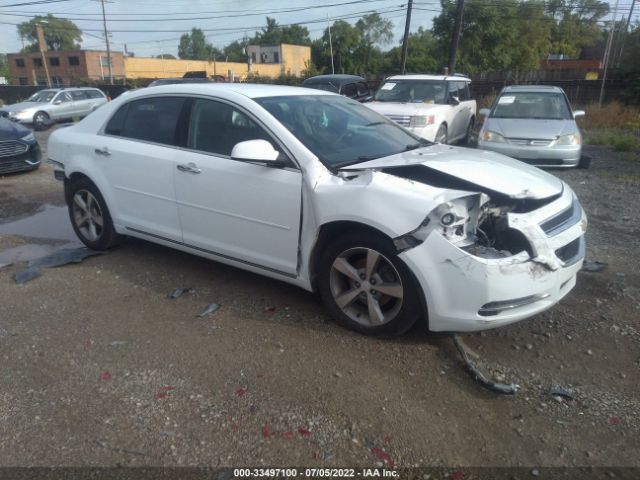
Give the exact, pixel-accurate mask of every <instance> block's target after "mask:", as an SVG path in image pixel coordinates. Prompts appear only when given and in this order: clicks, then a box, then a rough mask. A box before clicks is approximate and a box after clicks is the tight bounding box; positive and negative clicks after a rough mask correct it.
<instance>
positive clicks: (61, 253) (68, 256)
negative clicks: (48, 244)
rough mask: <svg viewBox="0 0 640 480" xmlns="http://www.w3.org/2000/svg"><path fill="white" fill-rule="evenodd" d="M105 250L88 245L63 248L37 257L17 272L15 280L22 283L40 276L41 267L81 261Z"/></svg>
mask: <svg viewBox="0 0 640 480" xmlns="http://www.w3.org/2000/svg"><path fill="white" fill-rule="evenodd" d="M102 253H103V252H98V251H96V250H91V249H89V248H87V247H79V248H63V249H61V250H57V251H55V252H53V253H51V254H49V255H46V256H44V257H40V258H36V259H35V260H31V261H30V262H29V263H28V266H27V268H25V269H24V270H21V271H19V272H18V273H16V274H15V277H14V279H15V281H16V283H17V284H19V285H21V284H23V283H27V282H28V281H30V280H33V279H34V278H36V277H39V276H40V269H41V268H54V267H62V266H64V265H68V264H70V263H80V262H82V261H83V260H84V259H85V258H87V257H92V256H94V255H102Z"/></svg>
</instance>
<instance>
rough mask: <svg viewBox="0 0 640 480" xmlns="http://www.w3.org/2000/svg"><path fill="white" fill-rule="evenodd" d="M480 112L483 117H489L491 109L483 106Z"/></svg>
mask: <svg viewBox="0 0 640 480" xmlns="http://www.w3.org/2000/svg"><path fill="white" fill-rule="evenodd" d="M479 113H480V115H482V116H483V117H488V116H489V114H490V113H491V109H490V108H481V109H480V112H479Z"/></svg>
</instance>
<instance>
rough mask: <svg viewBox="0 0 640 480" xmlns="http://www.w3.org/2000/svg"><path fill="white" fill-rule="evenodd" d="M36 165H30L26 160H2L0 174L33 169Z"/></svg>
mask: <svg viewBox="0 0 640 480" xmlns="http://www.w3.org/2000/svg"><path fill="white" fill-rule="evenodd" d="M32 168H34V165H29V164H28V163H27V162H26V161H25V160H11V161H9V162H0V175H4V174H5V173H15V172H24V171H26V170H31V169H32Z"/></svg>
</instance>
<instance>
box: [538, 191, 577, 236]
mask: <svg viewBox="0 0 640 480" xmlns="http://www.w3.org/2000/svg"><path fill="white" fill-rule="evenodd" d="M581 218H582V207H581V206H580V203H578V200H577V199H576V198H575V197H574V198H573V201H572V202H571V206H569V207H568V208H566V209H565V210H563V211H561V212H560V213H558V214H557V215H554V216H553V217H551V218H549V219H547V220H545V221H544V222H542V223H541V224H540V228H542V230H544V233H546V234H547V236H549V237H552V236H554V235H557V234H559V233H561V232H564V231H565V230H566V229H568V228H570V227H572V226H573V225H575V224H576V223H578V222H579V221H580V219H581Z"/></svg>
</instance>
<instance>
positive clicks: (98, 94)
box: [84, 90, 104, 98]
mask: <svg viewBox="0 0 640 480" xmlns="http://www.w3.org/2000/svg"><path fill="white" fill-rule="evenodd" d="M84 92H85V93H86V94H87V96H88V97H89V98H104V95H103V94H102V93H101V92H99V91H98V90H85V91H84Z"/></svg>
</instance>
